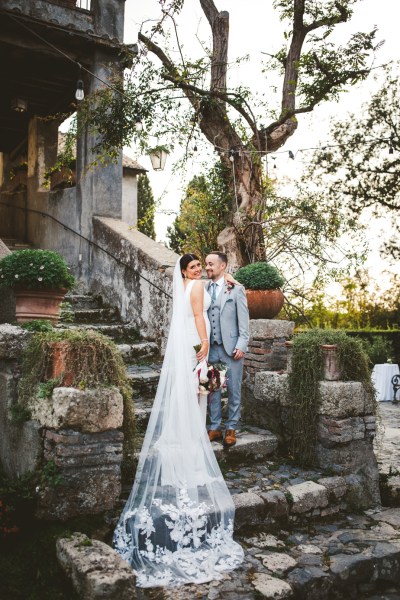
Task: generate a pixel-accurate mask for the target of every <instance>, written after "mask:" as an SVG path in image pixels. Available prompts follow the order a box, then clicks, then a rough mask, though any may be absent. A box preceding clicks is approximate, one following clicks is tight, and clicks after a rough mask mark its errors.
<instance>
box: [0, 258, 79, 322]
mask: <svg viewBox="0 0 400 600" xmlns="http://www.w3.org/2000/svg"><path fill="white" fill-rule="evenodd" d="M74 283H75V279H74V277H73V276H72V275H71V273H70V272H69V268H68V266H67V264H66V262H65V260H64V259H63V257H62V256H61V255H60V254H58V253H57V252H53V251H51V250H33V249H26V250H17V251H16V252H12V253H11V254H8V255H7V256H5V257H4V258H3V259H2V260H0V288H12V289H14V293H15V302H16V310H15V312H16V319H17V323H25V322H26V321H31V320H33V319H48V320H49V321H51V322H52V323H53V324H55V323H57V321H58V319H59V317H60V305H61V302H62V300H63V299H64V296H65V294H66V292H67V291H68V290H69V289H71V288H72V287H73V285H74Z"/></svg>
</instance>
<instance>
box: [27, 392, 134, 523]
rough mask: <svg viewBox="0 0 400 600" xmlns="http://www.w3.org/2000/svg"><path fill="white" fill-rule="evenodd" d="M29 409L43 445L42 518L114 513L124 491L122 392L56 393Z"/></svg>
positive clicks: (40, 509)
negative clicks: (122, 477)
mask: <svg viewBox="0 0 400 600" xmlns="http://www.w3.org/2000/svg"><path fill="white" fill-rule="evenodd" d="M30 410H31V414H32V417H33V418H34V419H36V420H37V421H38V422H39V423H40V425H41V426H42V427H43V430H42V436H43V440H44V450H43V464H44V469H43V471H42V472H43V473H45V476H44V477H42V482H43V483H42V485H40V487H39V497H38V508H37V516H38V517H40V518H45V519H54V520H60V521H63V520H66V519H70V518H71V517H74V516H77V515H84V514H95V513H101V512H103V511H105V510H109V509H111V508H113V507H114V506H115V503H116V502H117V500H118V498H119V494H120V491H121V461H122V442H123V434H122V432H121V431H119V430H118V429H119V428H120V427H122V421H123V400H122V396H121V394H120V393H119V391H118V390H117V389H116V388H98V389H92V390H78V389H75V388H67V387H60V388H55V389H54V390H53V394H52V396H51V398H35V399H34V400H33V401H32V403H31V406H30ZM46 465H51V467H50V473H49V477H47V479H46Z"/></svg>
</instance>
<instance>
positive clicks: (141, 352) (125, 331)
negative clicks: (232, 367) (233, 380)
mask: <svg viewBox="0 0 400 600" xmlns="http://www.w3.org/2000/svg"><path fill="white" fill-rule="evenodd" d="M59 327H62V328H69V329H73V328H77V327H79V328H87V329H93V330H95V331H98V332H99V333H102V334H104V335H106V336H108V337H110V338H111V339H112V340H113V341H114V342H115V343H116V344H117V347H118V349H119V351H120V352H121V355H122V357H123V359H124V361H125V363H126V368H127V373H128V377H129V379H130V381H131V385H132V400H133V402H134V409H135V415H136V423H137V433H138V436H139V438H142V437H143V436H144V433H145V431H146V427H147V423H148V420H149V417H150V413H151V409H152V405H153V400H154V396H155V392H156V389H157V385H158V381H159V377H160V371H161V366H162V360H161V356H160V353H159V347H158V345H157V344H156V343H155V342H153V341H148V340H143V339H142V338H141V337H140V334H139V333H138V332H137V330H136V329H135V328H134V327H132V326H131V325H129V324H124V323H121V322H120V320H119V315H118V312H117V311H116V310H115V309H114V308H111V307H108V306H104V305H103V302H102V300H101V298H96V297H93V296H91V295H85V294H68V295H67V296H66V298H65V302H64V305H63V310H62V314H61V322H60V325H59ZM277 445H278V440H277V438H276V436H275V435H274V434H273V433H271V432H270V431H267V430H263V429H258V428H254V427H243V428H242V429H241V431H240V432H239V434H238V441H237V444H236V446H234V447H233V448H231V449H229V451H227V450H225V449H224V447H223V446H222V444H221V443H218V442H214V443H213V446H214V451H215V454H216V456H217V458H218V460H221V461H223V462H224V463H226V464H237V463H239V462H241V461H243V460H258V459H266V458H267V457H268V456H271V455H273V454H274V452H275V451H276V448H277Z"/></svg>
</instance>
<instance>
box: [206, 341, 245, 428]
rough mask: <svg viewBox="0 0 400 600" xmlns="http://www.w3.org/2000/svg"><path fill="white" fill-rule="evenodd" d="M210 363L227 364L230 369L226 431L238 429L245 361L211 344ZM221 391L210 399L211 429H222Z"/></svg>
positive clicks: (219, 346)
mask: <svg viewBox="0 0 400 600" xmlns="http://www.w3.org/2000/svg"><path fill="white" fill-rule="evenodd" d="M208 362H209V363H211V364H215V363H218V362H222V363H225V364H226V365H227V367H228V372H227V374H226V375H227V378H228V379H227V387H228V420H227V421H226V422H225V429H237V425H238V422H239V419H240V393H241V387H242V377H243V363H244V359H243V358H241V359H240V360H234V359H233V357H232V356H229V354H227V353H226V352H225V349H224V347H223V345H222V344H211V347H210V352H209V355H208ZM221 418H222V415H221V391H217V392H212V394H211V397H210V421H211V425H210V429H211V430H215V429H221Z"/></svg>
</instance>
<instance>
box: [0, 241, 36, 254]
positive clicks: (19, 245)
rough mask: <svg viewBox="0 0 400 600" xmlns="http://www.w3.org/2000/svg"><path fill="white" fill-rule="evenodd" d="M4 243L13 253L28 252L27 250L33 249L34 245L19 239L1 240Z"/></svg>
mask: <svg viewBox="0 0 400 600" xmlns="http://www.w3.org/2000/svg"><path fill="white" fill-rule="evenodd" d="M1 240H2V242H3V243H4V244H5V245H6V246H7V248H8V249H9V250H11V252H14V251H15V250H26V248H32V244H30V243H29V242H23V241H22V240H19V239H17V238H1Z"/></svg>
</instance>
